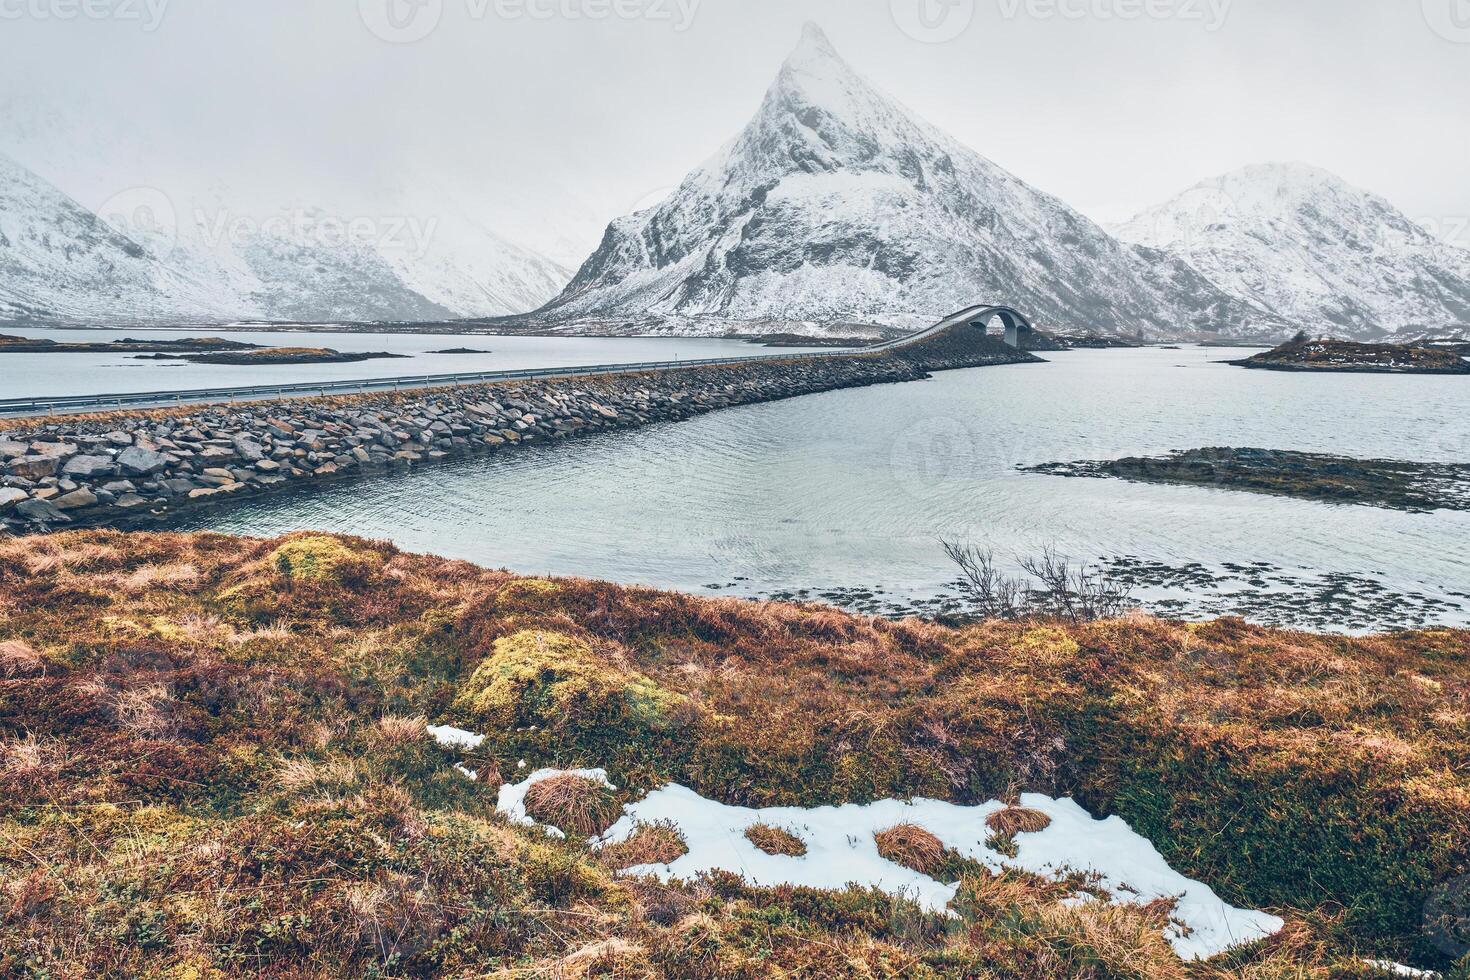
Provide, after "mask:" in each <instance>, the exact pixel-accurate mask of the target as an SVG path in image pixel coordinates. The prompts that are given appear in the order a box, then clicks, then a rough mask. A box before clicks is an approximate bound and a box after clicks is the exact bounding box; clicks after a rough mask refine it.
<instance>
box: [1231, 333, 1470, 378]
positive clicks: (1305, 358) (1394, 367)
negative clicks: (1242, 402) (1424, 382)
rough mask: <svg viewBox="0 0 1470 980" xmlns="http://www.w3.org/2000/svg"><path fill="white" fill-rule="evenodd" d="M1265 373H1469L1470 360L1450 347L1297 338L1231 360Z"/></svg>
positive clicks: (1235, 363)
mask: <svg viewBox="0 0 1470 980" xmlns="http://www.w3.org/2000/svg"><path fill="white" fill-rule="evenodd" d="M1229 363H1231V364H1234V365H1236V366H1237V367H1244V368H1255V369H1257V370H1263V371H1334V372H1343V373H1357V374H1470V361H1466V360H1465V358H1464V357H1462V356H1461V352H1460V351H1459V350H1458V349H1456V348H1454V347H1449V346H1434V347H1428V346H1413V345H1408V344H1362V343H1356V342H1353V341H1348V340H1312V339H1310V338H1307V337H1304V336H1302V335H1298V336H1297V337H1296V338H1295V339H1293V340H1291V341H1290V342H1288V343H1285V344H1282V345H1281V346H1280V347H1277V348H1274V349H1273V350H1268V351H1266V352H1265V353H1262V354H1257V355H1255V356H1254V357H1247V358H1244V359H1243V360H1238V361H1230V362H1229Z"/></svg>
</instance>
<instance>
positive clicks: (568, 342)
mask: <svg viewBox="0 0 1470 980" xmlns="http://www.w3.org/2000/svg"><path fill="white" fill-rule="evenodd" d="M0 333H6V334H10V335H12V336H24V337H35V338H41V339H47V340H54V341H57V342H58V343H102V342H105V341H109V340H120V339H122V338H124V337H132V338H134V339H153V338H158V339H164V340H179V339H181V338H183V337H224V338H226V339H228V340H242V341H245V342H246V343H251V344H259V345H261V346H264V347H329V348H331V349H333V350H339V351H343V352H372V353H377V352H379V351H386V352H387V353H390V354H405V355H408V359H407V360H381V361H359V362H358V363H356V364H286V365H272V366H268V367H260V366H254V365H252V366H248V367H245V366H240V365H231V364H190V363H188V362H186V361H144V360H138V359H137V358H136V357H134V356H133V355H129V354H0V397H5V398H24V397H26V396H31V395H97V394H124V393H127V392H132V391H161V390H170V391H178V390H189V389H193V388H219V387H225V386H228V385H232V384H238V385H269V384H291V383H295V382H307V383H310V382H316V381H358V380H366V379H371V378H394V377H402V376H407V375H422V374H457V373H467V372H471V371H513V370H520V369H522V368H538V367H575V366H583V365H592V364H631V363H636V362H638V361H673V360H681V359H682V360H694V359H696V358H709V357H760V356H763V355H768V354H786V353H791V352H792V351H793V348H784V349H777V348H765V347H759V346H755V345H752V344H747V343H743V342H741V341H737V340H682V339H680V340H673V339H660V338H627V339H624V338H600V337H565V338H563V337H487V336H483V335H471V334H399V333H350V334H346V333H298V332H294V331H293V332H289V333H282V332H273V333H264V332H243V331H228V330H218V329H214V328H212V327H200V328H199V329H197V330H189V331H179V330H141V329H131V328H130V329H122V330H40V329H12V328H9V327H6V328H4V329H0ZM458 348H466V349H470V350H477V351H489V353H487V354H433V353H430V352H431V351H437V350H454V349H458Z"/></svg>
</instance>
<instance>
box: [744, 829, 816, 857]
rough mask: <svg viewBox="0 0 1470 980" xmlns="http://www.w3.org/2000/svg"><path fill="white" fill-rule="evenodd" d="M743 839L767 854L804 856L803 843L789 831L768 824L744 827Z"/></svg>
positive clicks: (804, 843) (804, 847) (804, 846)
mask: <svg viewBox="0 0 1470 980" xmlns="http://www.w3.org/2000/svg"><path fill="white" fill-rule="evenodd" d="M745 839H746V840H748V841H750V842H751V843H752V844H754V845H755V846H756V847H758V848H760V849H761V850H763V851H765V852H766V853H767V854H781V855H785V856H786V857H797V858H799V857H803V856H805V854H806V842H805V841H803V840H802V839H801V838H800V837H798V836H796V835H795V834H793V833H792V832H791V831H789V830H783V829H782V828H780V827H772V826H771V825H770V824H768V823H753V824H751V825H750V826H749V827H746V828H745Z"/></svg>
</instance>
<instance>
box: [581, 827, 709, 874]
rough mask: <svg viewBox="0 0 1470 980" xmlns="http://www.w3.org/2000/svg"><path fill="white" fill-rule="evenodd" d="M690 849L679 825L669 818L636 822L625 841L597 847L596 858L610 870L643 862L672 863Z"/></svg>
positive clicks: (635, 866) (620, 869) (635, 865)
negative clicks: (656, 821)
mask: <svg viewBox="0 0 1470 980" xmlns="http://www.w3.org/2000/svg"><path fill="white" fill-rule="evenodd" d="M688 853H689V845H688V844H687V843H686V842H685V840H684V835H683V834H681V833H680V832H679V828H678V827H676V826H675V825H674V824H673V823H671V822H669V821H663V820H661V821H659V822H658V823H646V824H639V825H638V827H637V828H636V829H635V830H634V831H633V833H632V834H631V835H629V837H628V839H627V840H625V841H619V842H618V843H616V844H609V845H607V846H606V847H603V848H600V849H599V850H598V851H597V860H598V862H599V863H601V864H602V865H603V866H604V867H607V868H609V869H611V870H613V871H622V870H624V869H626V868H639V867H642V866H644V865H646V864H672V863H673V862H675V861H677V860H679V858H681V857H683V856H684V855H686V854H688Z"/></svg>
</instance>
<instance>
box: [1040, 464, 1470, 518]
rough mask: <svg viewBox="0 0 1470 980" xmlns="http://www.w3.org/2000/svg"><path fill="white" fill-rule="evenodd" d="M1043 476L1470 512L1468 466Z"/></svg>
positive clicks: (1091, 468) (1179, 469)
mask: <svg viewBox="0 0 1470 980" xmlns="http://www.w3.org/2000/svg"><path fill="white" fill-rule="evenodd" d="M1024 469H1025V470H1026V471H1027V472H1030V473H1044V474H1048V475H1051V476H1069V477H1093V478H1109V477H1111V478H1114V479H1120V480H1130V481H1133V482H1138V483H1162V484H1174V485H1179V484H1183V485H1188V486H1198V487H1213V488H1217V489H1221V490H1243V491H1245V492H1248V493H1264V494H1272V495H1275V496H1282V497H1296V498H1298V499H1301V500H1316V501H1323V502H1326V503H1342V504H1362V505H1366V506H1371V507H1386V508H1390V509H1393V510H1404V511H1410V512H1428V511H1434V510H1461V511H1463V510H1470V465H1467V464H1463V463H1416V462H1410V461H1406V460H1394V459H1353V458H1352V457H1348V456H1331V455H1325V454H1321V453H1302V452H1292V451H1289V450H1277V449H1236V448H1211V449H1187V450H1181V451H1179V452H1175V453H1171V454H1169V455H1168V456H1129V457H1125V458H1122V459H1114V460H1100V461H1099V460H1093V461H1087V460H1083V461H1079V462H1072V463H1042V464H1041V465H1039V466H1028V467H1024Z"/></svg>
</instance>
